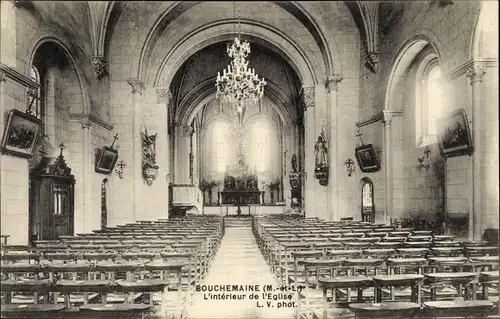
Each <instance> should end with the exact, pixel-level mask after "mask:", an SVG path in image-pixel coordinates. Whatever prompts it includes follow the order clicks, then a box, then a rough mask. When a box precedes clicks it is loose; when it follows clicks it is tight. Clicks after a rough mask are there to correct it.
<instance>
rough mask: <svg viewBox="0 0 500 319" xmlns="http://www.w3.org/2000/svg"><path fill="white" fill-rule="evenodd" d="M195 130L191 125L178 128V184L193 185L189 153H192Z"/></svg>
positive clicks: (176, 180)
mask: <svg viewBox="0 0 500 319" xmlns="http://www.w3.org/2000/svg"><path fill="white" fill-rule="evenodd" d="M192 134H193V128H192V127H191V126H189V125H185V124H183V125H178V126H177V132H176V135H177V138H176V140H177V145H176V146H177V149H176V150H175V153H176V156H177V159H176V162H177V167H176V174H175V183H176V184H185V185H187V184H191V180H190V178H189V153H190V152H191V135H192Z"/></svg>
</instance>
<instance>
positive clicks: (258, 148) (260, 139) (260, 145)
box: [251, 120, 271, 172]
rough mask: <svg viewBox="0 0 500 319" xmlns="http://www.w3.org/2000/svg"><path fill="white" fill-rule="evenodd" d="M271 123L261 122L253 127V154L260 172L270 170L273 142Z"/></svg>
mask: <svg viewBox="0 0 500 319" xmlns="http://www.w3.org/2000/svg"><path fill="white" fill-rule="evenodd" d="M270 133H271V129H270V125H269V121H266V120H259V121H258V122H255V123H254V124H253V126H252V130H251V136H252V137H253V138H252V144H253V145H252V154H253V164H254V165H255V167H256V169H257V171H258V172H267V171H269V170H270V162H269V161H270V160H271V159H270V156H269V144H270V141H271V136H270Z"/></svg>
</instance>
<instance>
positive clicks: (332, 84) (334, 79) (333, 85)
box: [325, 75, 343, 93]
mask: <svg viewBox="0 0 500 319" xmlns="http://www.w3.org/2000/svg"><path fill="white" fill-rule="evenodd" d="M342 80H343V78H342V77H341V76H340V75H330V76H328V78H327V79H326V83H325V86H326V90H327V91H328V93H330V92H331V91H332V90H333V91H337V90H338V89H339V83H340V82H341V81H342Z"/></svg>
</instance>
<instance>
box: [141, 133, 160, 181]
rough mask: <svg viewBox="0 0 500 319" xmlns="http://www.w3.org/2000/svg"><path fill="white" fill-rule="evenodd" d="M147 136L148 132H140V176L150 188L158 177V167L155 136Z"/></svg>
mask: <svg viewBox="0 0 500 319" xmlns="http://www.w3.org/2000/svg"><path fill="white" fill-rule="evenodd" d="M157 135H158V133H156V134H154V135H148V130H147V129H145V130H144V132H141V136H142V176H143V177H144V180H145V181H146V184H147V185H148V186H151V184H152V183H153V181H154V180H155V179H156V176H157V175H158V168H159V167H158V165H156V136H157Z"/></svg>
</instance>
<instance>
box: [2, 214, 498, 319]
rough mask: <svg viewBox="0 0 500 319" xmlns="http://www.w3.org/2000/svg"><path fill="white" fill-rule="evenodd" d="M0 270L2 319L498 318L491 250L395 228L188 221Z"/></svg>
mask: <svg viewBox="0 0 500 319" xmlns="http://www.w3.org/2000/svg"><path fill="white" fill-rule="evenodd" d="M259 249H260V251H259ZM1 258H2V260H1V261H2V264H1V273H2V282H1V291H2V318H111V317H114V318H186V319H188V318H192V319H205V318H206V319H208V318H221V319H226V318H241V319H246V318H249V319H250V318H251V319H257V318H259V319H260V318H262V319H274V318H279V319H282V318H283V319H288V318H297V319H301V318H304V319H306V318H317V319H333V318H375V317H376V318H401V317H404V318H408V317H414V318H457V317H458V318H485V317H489V318H498V278H499V272H498V248H497V247H494V246H490V245H489V243H487V242H480V241H459V240H457V239H455V238H454V236H448V235H438V234H433V233H432V232H430V231H423V230H418V229H410V228H401V227H397V226H394V225H384V224H374V223H367V222H360V221H342V222H332V221H324V220H320V219H318V218H303V217H297V216H291V215H269V216H266V217H263V216H253V217H247V218H234V217H226V218H220V217H216V216H189V217H183V218H177V219H175V218H172V219H170V220H158V221H154V222H152V221H149V222H145V221H143V222H136V223H129V224H126V225H119V226H117V227H111V228H108V229H106V230H104V231H103V230H96V231H94V232H93V233H88V234H79V235H77V236H63V237H62V238H61V239H60V240H57V241H37V242H36V243H35V246H34V247H26V246H18V245H8V244H7V245H6V244H3V245H2V255H1ZM227 285H229V286H230V287H227ZM234 285H239V286H243V287H244V288H243V289H242V290H241V291H234V290H236V288H234ZM215 286H219V287H221V286H225V287H227V288H225V289H226V292H224V293H221V292H219V293H217V292H212V294H211V295H212V296H214V295H221V294H224V295H227V294H228V293H229V294H230V295H234V296H245V297H243V298H245V299H243V300H241V299H240V300H234V299H233V298H237V297H230V298H231V299H230V300H216V299H215V298H210V294H208V296H209V298H208V300H206V299H205V295H207V292H204V291H203V290H204V289H205V288H203V287H215ZM249 287H250V288H249ZM252 287H253V288H252ZM257 287H258V288H257ZM268 287H271V288H272V289H271V290H269V288H268ZM207 289H208V288H207ZM229 290H233V291H232V292H229ZM252 290H253V291H252ZM259 290H260V291H259ZM254 292H255V294H257V295H259V299H258V300H250V297H249V296H250V295H253V294H254ZM263 292H265V293H263ZM240 298H241V297H240ZM219 299H220V298H219ZM257 301H258V302H257Z"/></svg>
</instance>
